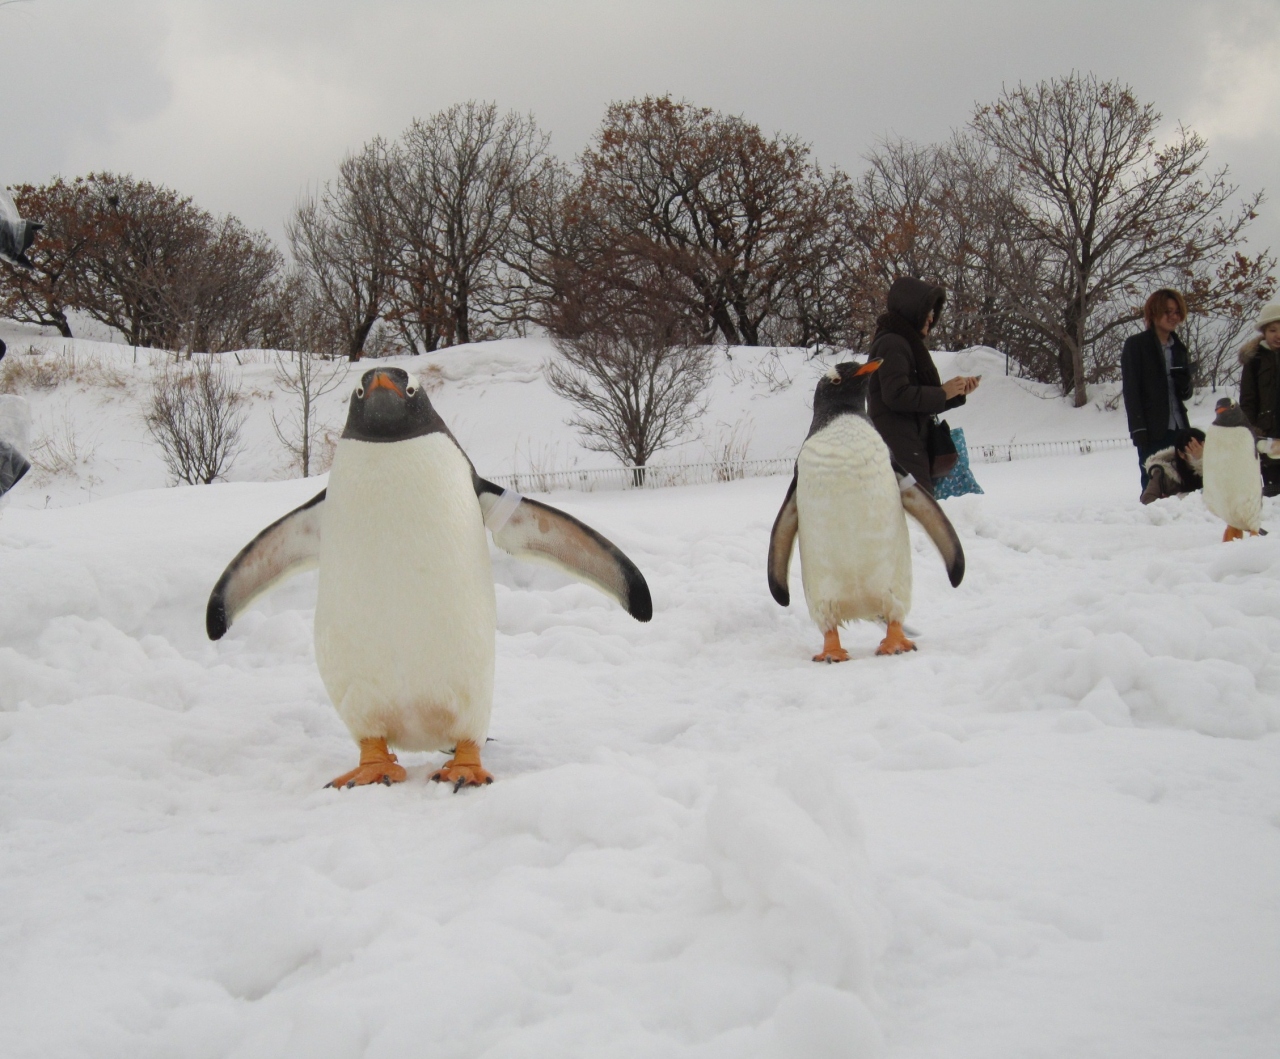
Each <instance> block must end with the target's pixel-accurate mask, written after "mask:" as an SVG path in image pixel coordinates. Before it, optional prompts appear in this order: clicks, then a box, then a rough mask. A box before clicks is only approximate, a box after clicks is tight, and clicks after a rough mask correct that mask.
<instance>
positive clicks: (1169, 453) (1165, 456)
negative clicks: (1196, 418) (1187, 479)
mask: <svg viewBox="0 0 1280 1059" xmlns="http://www.w3.org/2000/svg"><path fill="white" fill-rule="evenodd" d="M1186 461H1187V465H1188V466H1189V467H1190V468H1191V469H1192V470H1193V471H1194V472H1195V473H1196V474H1198V475H1201V476H1203V475H1204V466H1203V464H1204V461H1203V460H1202V459H1200V460H1197V459H1196V458H1195V457H1193V456H1192V455H1191V454H1190V453H1188V454H1187V456H1186ZM1178 462H1179V460H1178V450H1177V449H1175V448H1174V447H1173V446H1172V445H1170V446H1169V447H1168V448H1164V449H1157V450H1156V451H1155V452H1153V453H1152V454H1151V455H1150V456H1148V457H1147V460H1146V462H1145V463H1144V464H1143V465H1142V466H1143V467H1144V468H1146V471H1147V473H1148V474H1150V473H1151V471H1152V470H1153V469H1154V468H1156V467H1160V468H1161V469H1162V470H1163V471H1164V473H1165V474H1167V475H1168V476H1169V477H1170V478H1171V479H1173V481H1174V482H1175V483H1177V484H1178V485H1182V484H1183V483H1182V474H1181V472H1180V471H1179V469H1178Z"/></svg>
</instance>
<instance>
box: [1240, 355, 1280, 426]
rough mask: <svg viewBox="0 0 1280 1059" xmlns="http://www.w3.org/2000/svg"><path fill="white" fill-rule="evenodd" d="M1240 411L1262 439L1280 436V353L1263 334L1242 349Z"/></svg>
mask: <svg viewBox="0 0 1280 1059" xmlns="http://www.w3.org/2000/svg"><path fill="white" fill-rule="evenodd" d="M1240 408H1241V410H1242V411H1243V412H1244V414H1245V415H1246V416H1248V417H1249V423H1250V425H1251V426H1252V427H1253V430H1254V433H1255V434H1257V435H1258V436H1259V437H1264V438H1275V437H1280V352H1278V351H1276V350H1274V349H1272V348H1271V347H1270V346H1268V345H1267V344H1266V342H1264V341H1263V340H1262V336H1261V335H1259V336H1258V337H1257V338H1254V339H1252V340H1251V341H1249V342H1246V343H1245V344H1244V345H1243V346H1241V347H1240Z"/></svg>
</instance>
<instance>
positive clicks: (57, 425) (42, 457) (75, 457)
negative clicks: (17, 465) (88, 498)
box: [30, 408, 98, 484]
mask: <svg viewBox="0 0 1280 1059" xmlns="http://www.w3.org/2000/svg"><path fill="white" fill-rule="evenodd" d="M97 451H98V446H97V442H96V441H93V440H88V441H86V440H85V439H84V438H82V437H81V436H80V433H79V431H78V430H77V428H76V423H75V419H74V417H73V416H72V414H71V409H70V408H66V409H64V410H63V413H62V416H61V418H59V419H58V420H56V421H55V422H54V423H53V424H52V425H51V427H50V428H49V430H47V431H45V432H43V433H42V434H41V435H40V437H39V438H38V439H37V440H36V442H35V444H34V445H32V446H31V453H30V457H31V464H32V466H33V467H34V468H35V471H36V473H35V475H34V476H33V479H32V480H33V481H34V482H36V483H39V484H43V483H46V482H48V481H49V480H50V479H52V478H58V477H67V478H76V477H78V476H79V475H80V472H81V470H82V469H84V468H87V467H88V466H89V464H91V463H92V462H93V459H94V457H95V455H96V454H97Z"/></svg>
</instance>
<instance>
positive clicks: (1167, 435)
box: [1138, 430, 1173, 491]
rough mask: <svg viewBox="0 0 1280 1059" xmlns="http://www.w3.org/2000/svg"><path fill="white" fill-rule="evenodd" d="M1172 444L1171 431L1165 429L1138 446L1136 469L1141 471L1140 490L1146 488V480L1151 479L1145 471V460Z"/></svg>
mask: <svg viewBox="0 0 1280 1059" xmlns="http://www.w3.org/2000/svg"><path fill="white" fill-rule="evenodd" d="M1172 444H1173V431H1172V430H1166V431H1165V432H1164V433H1163V434H1157V435H1156V436H1155V437H1154V438H1151V439H1149V440H1148V442H1147V444H1145V445H1139V446H1138V469H1139V470H1140V471H1141V472H1142V490H1144V491H1145V490H1146V488H1147V482H1148V481H1150V479H1151V475H1149V474H1148V473H1147V460H1148V459H1150V458H1151V457H1152V456H1154V455H1155V454H1156V453H1157V452H1159V451H1160V450H1161V449H1167V448H1168V447H1169V446H1170V445H1172Z"/></svg>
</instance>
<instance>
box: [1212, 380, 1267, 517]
mask: <svg viewBox="0 0 1280 1059" xmlns="http://www.w3.org/2000/svg"><path fill="white" fill-rule="evenodd" d="M1214 411H1216V412H1217V413H1218V415H1217V418H1216V419H1214V421H1213V424H1212V426H1210V427H1209V429H1208V430H1206V431H1205V439H1204V506H1205V507H1207V508H1208V509H1209V510H1210V511H1212V512H1213V513H1214V514H1215V515H1217V516H1218V517H1219V518H1220V519H1222V520H1223V521H1225V522H1226V524H1227V528H1226V530H1225V531H1224V532H1223V534H1222V539H1223V540H1224V541H1237V540H1240V538H1241V537H1243V536H1244V534H1245V531H1246V530H1247V531H1248V532H1249V533H1250V534H1251V535H1252V536H1255V537H1256V536H1257V535H1258V533H1259V531H1260V530H1261V529H1262V525H1261V522H1262V472H1261V470H1259V467H1258V452H1257V447H1256V443H1255V440H1254V435H1253V430H1252V428H1251V427H1250V426H1249V420H1248V418H1247V417H1246V416H1245V414H1244V411H1243V410H1242V409H1241V408H1240V406H1239V405H1238V404H1234V403H1233V402H1232V401H1231V398H1229V397H1223V398H1221V399H1220V400H1219V401H1218V403H1217V404H1216V405H1215V406H1214Z"/></svg>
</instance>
